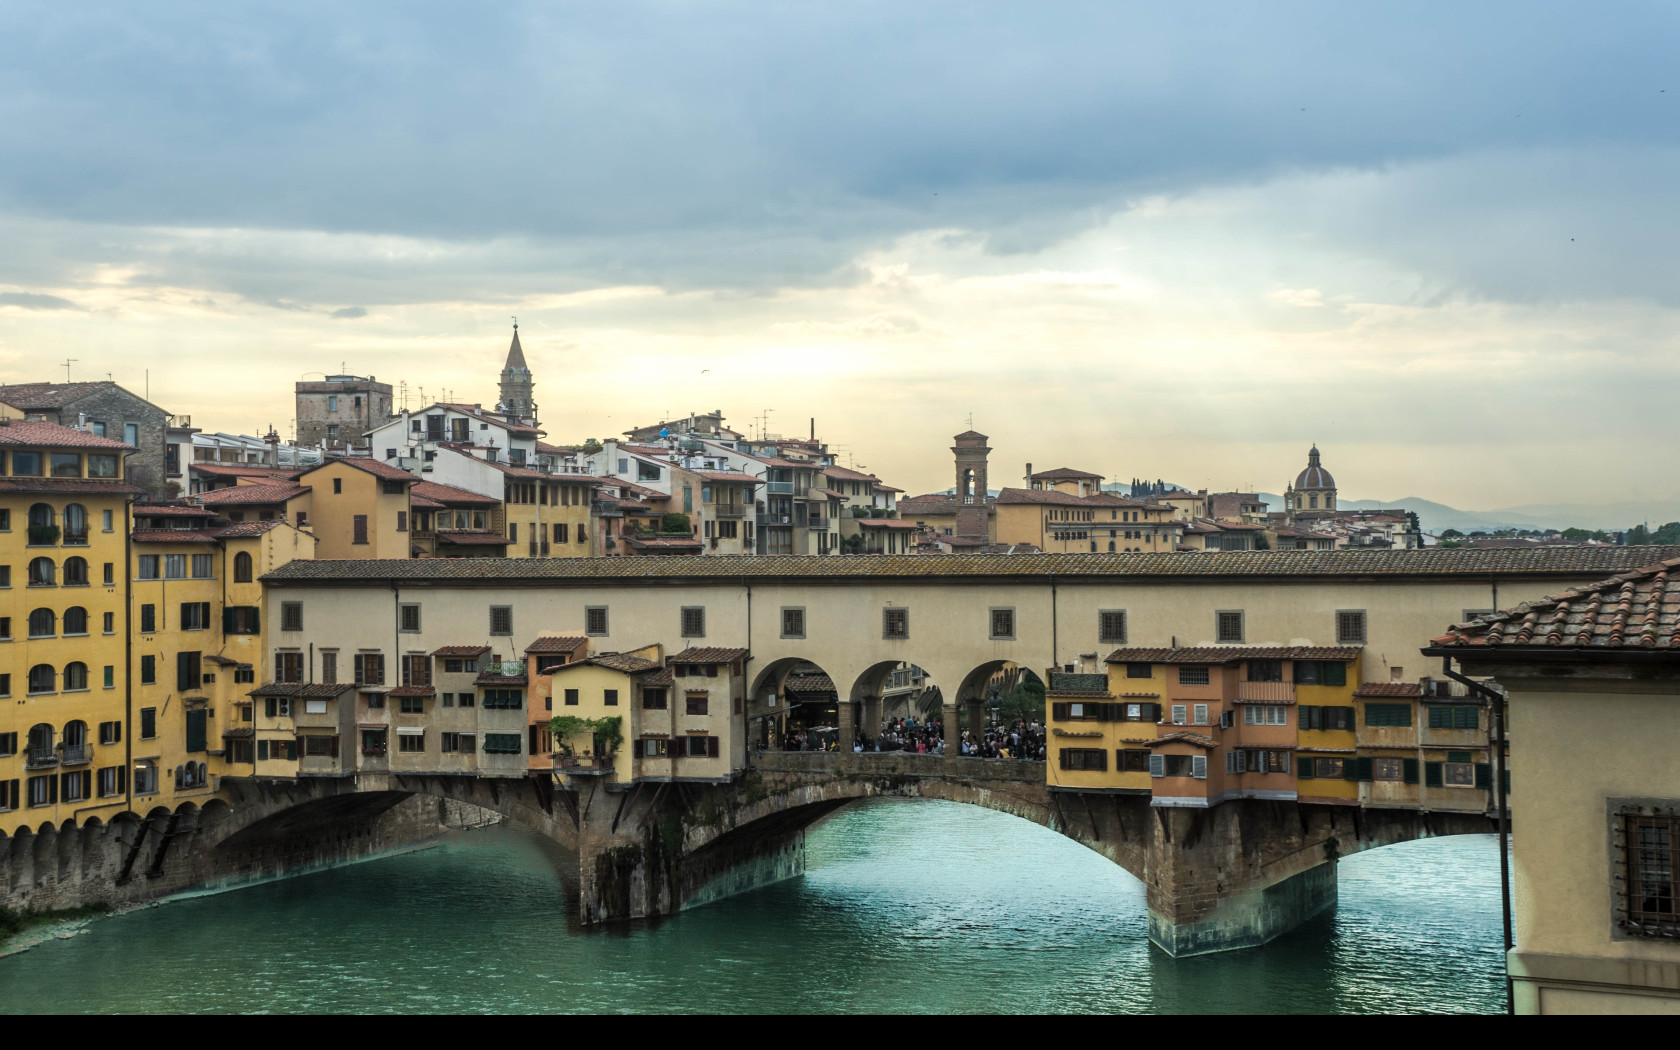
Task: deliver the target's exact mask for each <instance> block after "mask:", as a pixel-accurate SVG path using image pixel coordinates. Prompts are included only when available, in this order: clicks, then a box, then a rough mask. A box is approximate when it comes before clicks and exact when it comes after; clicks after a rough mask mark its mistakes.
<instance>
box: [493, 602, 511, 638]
mask: <svg viewBox="0 0 1680 1050" xmlns="http://www.w3.org/2000/svg"><path fill="white" fill-rule="evenodd" d="M490 633H491V634H499V635H512V634H513V606H511V605H492V606H490Z"/></svg>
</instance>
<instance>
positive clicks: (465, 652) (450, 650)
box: [432, 645, 490, 656]
mask: <svg viewBox="0 0 1680 1050" xmlns="http://www.w3.org/2000/svg"><path fill="white" fill-rule="evenodd" d="M489 651H490V647H489V646H488V645H443V646H439V647H438V648H436V649H433V650H432V655H433V656H479V655H481V654H483V653H487V652H489Z"/></svg>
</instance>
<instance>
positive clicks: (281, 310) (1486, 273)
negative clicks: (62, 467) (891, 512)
mask: <svg viewBox="0 0 1680 1050" xmlns="http://www.w3.org/2000/svg"><path fill="white" fill-rule="evenodd" d="M1612 14H1613V15H1614V18H1606V17H1602V15H1603V12H1602V11H1601V10H1598V9H1588V8H1585V7H1574V8H1571V7H1566V6H1554V5H1544V4H1542V5H1536V4H1520V5H1511V4H1489V5H1477V6H1476V7H1475V8H1473V9H1471V10H1469V11H1468V12H1467V11H1466V10H1465V9H1464V8H1463V6H1462V5H1446V4H1407V5H1392V6H1388V7H1372V6H1370V5H1359V6H1354V5H1346V4H1269V5H1217V4H1215V5H1198V6H1197V7H1196V8H1195V9H1194V10H1193V11H1181V10H1178V9H1177V8H1176V7H1173V8H1169V7H1166V6H1165V5H1162V6H1160V7H1155V8H1150V7H1137V6H1128V5H1120V4H1112V3H1105V4H1096V5H1083V4H1059V5H1053V6H1051V5H1026V4H1019V5H976V4H972V3H966V4H946V3H927V4H920V5H902V4H870V3H859V4H849V5H843V6H838V7H837V6H835V5H820V6H819V5H808V6H807V5H790V4H773V5H772V4H764V5H744V4H713V5H699V4H689V3H655V4H640V3H621V4H616V5H611V6H609V7H602V6H599V5H568V4H550V5H525V4H509V5H501V6H498V7H496V8H494V9H491V10H480V9H476V8H475V9H466V8H459V9H455V8H450V9H431V8H426V7H417V6H412V5H373V4H368V5H357V6H356V7H355V8H353V9H351V10H345V9H343V8H342V7H341V6H338V5H320V4H309V3H294V4H286V5H266V6H256V7H250V8H241V9H239V10H238V11H236V12H230V11H229V10H228V9H225V8H224V7H222V6H220V5H213V4H167V5H148V6H147V7H145V8H143V9H142V8H137V7H131V6H123V5H98V4H93V5H75V6H73V7H65V6H63V5H48V4H35V3H30V2H19V3H13V4H9V5H7V6H6V7H5V9H4V10H0V141H3V142H4V144H5V148H4V149H0V380H4V381H20V380H25V379H49V378H50V379H56V380H62V379H63V378H64V368H63V367H62V365H61V364H56V362H63V361H64V360H65V358H67V357H69V358H75V359H76V361H75V363H74V364H73V365H72V366H71V368H72V373H71V374H72V376H73V377H74V378H83V379H85V378H104V376H105V375H106V374H107V373H109V374H111V375H112V376H113V377H114V378H116V379H117V380H119V381H121V382H123V383H125V384H126V385H129V386H130V387H132V388H134V389H136V390H142V389H143V387H144V385H145V383H146V382H147V371H148V370H149V382H150V392H151V395H152V398H153V400H155V401H157V402H158V403H160V404H163V405H164V406H165V407H167V408H169V409H171V410H172V411H176V412H184V413H190V414H191V415H192V416H193V420H194V424H195V425H198V426H201V427H205V428H207V429H219V430H234V431H242V432H249V433H255V432H260V431H261V430H263V429H265V428H266V427H267V426H269V425H271V424H272V425H274V426H276V427H277V428H278V429H280V430H281V432H282V433H289V430H290V423H291V415H292V409H291V384H292V383H293V382H294V381H295V380H296V379H298V378H299V377H300V376H301V375H303V374H304V373H307V372H336V371H338V370H339V369H340V367H341V366H342V367H343V368H346V369H348V370H349V371H351V372H354V373H358V374H363V375H366V374H369V373H372V374H374V375H377V376H378V377H379V378H380V379H382V380H385V381H389V382H392V383H393V384H395V383H399V382H406V384H407V389H408V392H409V397H410V404H411V405H412V406H414V407H419V405H420V397H421V391H422V390H423V391H424V394H425V396H426V398H427V399H428V400H435V399H436V398H437V397H438V396H439V395H441V394H442V393H443V392H444V391H446V390H447V391H449V392H450V393H451V395H452V396H453V397H454V398H456V399H457V400H466V401H481V402H484V403H486V404H489V403H493V402H494V401H495V398H496V389H495V385H494V384H495V373H496V372H497V371H498V370H499V368H500V366H501V360H502V356H503V354H504V353H505V350H506V347H507V339H508V325H509V321H510V315H518V317H519V319H520V329H521V335H522V337H523V342H524V346H525V350H526V355H527V358H528V359H529V361H530V363H531V366H532V369H533V371H534V372H535V373H536V378H537V383H538V387H537V397H538V401H539V404H541V405H542V417H543V422H544V424H545V427H546V429H547V430H548V432H549V435H550V439H551V440H554V441H558V442H573V441H581V440H582V439H584V438H586V437H598V438H599V437H606V436H609V435H611V434H614V433H617V432H619V431H622V430H624V429H626V428H627V427H629V426H631V425H634V424H643V423H647V422H652V421H654V420H655V419H657V418H660V417H662V416H663V415H665V414H666V413H675V414H682V413H686V412H688V411H691V410H699V411H704V410H710V409H717V408H721V409H723V410H724V411H725V412H726V413H727V414H728V415H729V417H730V420H731V422H732V424H733V425H735V426H736V427H737V428H740V429H746V428H747V426H748V421H749V420H750V419H751V418H753V417H756V416H758V415H759V414H760V413H761V412H762V411H763V410H764V409H767V408H768V409H771V410H772V412H771V414H770V417H769V418H770V424H769V429H770V430H771V431H772V432H776V433H781V434H784V435H788V436H795V435H803V434H804V433H806V431H807V430H808V428H809V420H810V419H811V418H812V417H815V418H816V423H817V430H818V433H819V435H820V436H822V437H823V438H825V439H826V440H828V441H829V442H830V443H831V444H833V445H835V446H838V447H841V448H843V449H844V450H846V453H847V454H848V455H849V457H850V461H851V462H852V463H853V464H854V465H857V466H859V467H863V468H867V469H869V470H871V471H874V472H876V473H878V474H879V475H880V476H882V477H883V478H885V479H886V480H888V481H890V482H891V483H893V484H895V485H898V486H900V487H902V488H905V489H908V490H910V491H912V492H922V491H933V490H942V489H944V488H945V487H946V486H948V485H949V484H950V483H951V468H950V456H949V453H948V452H947V451H946V449H947V447H948V446H949V444H950V437H951V435H953V434H955V433H956V432H958V431H960V430H963V429H966V428H967V425H968V419H969V416H970V413H972V418H973V423H974V426H975V428H976V429H979V430H981V431H983V432H985V433H987V434H989V435H990V436H991V438H992V441H991V444H992V446H993V448H994V449H995V451H994V453H993V456H992V477H991V483H992V486H993V487H999V486H1000V485H1005V484H1019V483H1020V482H1019V480H1018V479H1019V475H1020V474H1021V473H1022V471H1023V468H1024V465H1025V463H1027V462H1029V461H1030V462H1032V463H1033V464H1034V465H1035V467H1036V468H1038V469H1045V468H1048V467H1054V466H1076V467H1081V468H1084V469H1089V470H1093V471H1098V472H1101V473H1104V474H1107V475H1109V476H1110V477H1111V478H1115V479H1119V480H1127V479H1129V478H1131V477H1132V476H1133V475H1139V476H1146V477H1150V478H1154V477H1164V478H1168V479H1170V480H1174V481H1178V482H1181V483H1184V484H1188V485H1193V486H1199V485H1208V486H1211V487H1214V488H1221V489H1223V488H1232V487H1245V488H1246V487H1253V488H1258V489H1261V490H1269V491H1274V492H1276V491H1280V490H1281V489H1282V487H1283V485H1284V484H1285V483H1286V482H1287V481H1288V480H1289V479H1290V478H1292V477H1293V476H1294V474H1295V473H1296V472H1297V471H1298V470H1299V469H1300V467H1301V465H1302V464H1303V462H1304V455H1305V450H1306V447H1307V445H1308V444H1310V443H1311V442H1314V441H1316V442H1318V443H1319V445H1320V447H1321V448H1323V449H1324V452H1325V465H1326V466H1327V467H1329V468H1330V469H1331V470H1332V471H1333V472H1334V473H1335V474H1336V476H1337V479H1338V481H1339V483H1340V485H1341V488H1342V493H1343V495H1344V496H1346V497H1348V498H1374V499H1391V498H1399V497H1401V496H1407V495H1417V496H1424V497H1426V498H1431V499H1436V500H1440V501H1442V502H1447V503H1451V504H1454V505H1456V506H1460V507H1466V508H1492V507H1500V506H1507V505H1512V504H1523V503H1538V502H1551V501H1561V500H1565V499H1567V500H1570V501H1585V500H1606V501H1621V500H1628V499H1665V498H1671V497H1673V496H1674V495H1675V494H1676V492H1677V491H1680V485H1677V484H1675V483H1674V479H1673V476H1672V473H1671V471H1670V470H1669V469H1667V468H1668V457H1667V456H1666V455H1665V449H1667V448H1670V447H1672V445H1673V443H1674V442H1675V440H1676V438H1677V437H1680V433H1677V428H1680V423H1677V422H1676V419H1675V416H1676V414H1675V413H1674V412H1673V411H1672V408H1671V406H1672V404H1673V397H1672V392H1673V390H1674V383H1675V380H1676V378H1677V376H1676V370H1677V364H1676V362H1677V355H1676V352H1675V351H1676V350H1677V349H1680V338H1677V336H1676V330H1677V329H1676V321H1677V319H1680V316H1677V315H1680V281H1677V280H1676V277H1677V276H1680V274H1677V272H1676V271H1677V269H1680V255H1677V253H1676V252H1675V251H1674V250H1673V248H1674V245H1675V243H1676V234H1677V233H1680V203H1677V199H1676V194H1675V191H1674V187H1675V186H1676V184H1677V182H1680V75H1673V76H1671V73H1672V72H1673V62H1672V55H1673V53H1674V51H1675V45H1676V43H1677V36H1680V33H1677V30H1680V10H1677V9H1675V8H1673V7H1670V6H1662V5H1641V4H1625V5H1618V6H1617V7H1616V8H1614V9H1613V10H1612ZM842 461H843V462H845V461H846V459H845V458H843V460H842ZM1566 479H1567V480H1566Z"/></svg>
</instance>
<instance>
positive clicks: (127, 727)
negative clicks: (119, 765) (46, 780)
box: [123, 496, 134, 810]
mask: <svg viewBox="0 0 1680 1050" xmlns="http://www.w3.org/2000/svg"><path fill="white" fill-rule="evenodd" d="M133 511H134V497H132V496H130V497H129V498H128V499H126V500H124V501H123V590H124V591H126V592H127V594H128V600H127V601H125V602H123V664H124V668H125V672H126V673H124V675H123V729H124V732H123V783H124V785H125V786H126V787H127V789H128V790H127V792H126V794H127V797H128V808H129V809H130V810H133V809H134V623H133V619H134V515H133Z"/></svg>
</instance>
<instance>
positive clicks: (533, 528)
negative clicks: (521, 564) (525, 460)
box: [486, 462, 598, 558]
mask: <svg viewBox="0 0 1680 1050" xmlns="http://www.w3.org/2000/svg"><path fill="white" fill-rule="evenodd" d="M486 465H487V466H489V467H490V468H491V469H492V470H496V471H498V472H500V473H501V474H502V475H503V485H504V488H503V493H502V504H503V510H502V514H503V517H504V519H505V520H506V522H507V538H508V547H507V555H508V557H510V558H587V557H589V556H590V554H591V551H592V546H591V544H590V542H589V507H590V500H591V498H592V496H593V495H594V491H595V485H596V484H597V483H598V481H597V479H594V478H586V477H582V476H578V475H569V474H544V473H542V472H541V471H536V470H530V469H528V468H525V467H514V466H509V465H507V464H506V463H499V462H490V463H487V464H486Z"/></svg>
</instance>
